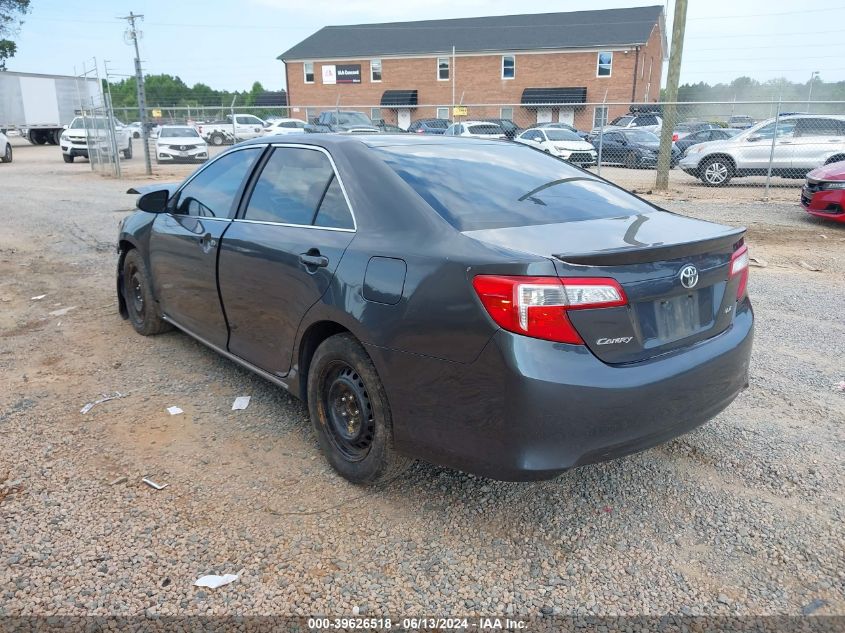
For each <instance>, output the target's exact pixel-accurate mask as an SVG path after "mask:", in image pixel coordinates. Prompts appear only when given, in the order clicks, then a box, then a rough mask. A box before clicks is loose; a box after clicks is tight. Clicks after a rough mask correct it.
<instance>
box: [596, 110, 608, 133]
mask: <svg viewBox="0 0 845 633" xmlns="http://www.w3.org/2000/svg"><path fill="white" fill-rule="evenodd" d="M605 125H607V106H596V107H595V108H593V127H594V128H597V127H604V126H605Z"/></svg>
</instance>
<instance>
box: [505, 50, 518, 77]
mask: <svg viewBox="0 0 845 633" xmlns="http://www.w3.org/2000/svg"><path fill="white" fill-rule="evenodd" d="M514 77H516V58H515V57H514V56H513V55H502V79H513V78H514Z"/></svg>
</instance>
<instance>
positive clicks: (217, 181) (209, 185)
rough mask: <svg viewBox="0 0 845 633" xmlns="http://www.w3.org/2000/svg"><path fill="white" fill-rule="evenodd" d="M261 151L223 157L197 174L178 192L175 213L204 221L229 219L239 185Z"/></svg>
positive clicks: (237, 152)
mask: <svg viewBox="0 0 845 633" xmlns="http://www.w3.org/2000/svg"><path fill="white" fill-rule="evenodd" d="M262 149H263V148H260V147H251V148H249V149H243V150H239V151H236V152H231V153H229V154H224V155H223V156H221V157H220V158H218V159H217V160H215V161H214V162H213V163H210V164H209V165H208V166H207V167H206V168H205V169H203V170H202V171H200V172H199V173H198V174H197V175H196V176H195V177H194V178H193V179H192V180H191V181H190V182H189V183H188V184H187V185H185V186H184V187H183V188H182V190H181V191H180V192H179V196H178V198H177V202H176V213H179V214H182V215H195V216H199V217H204V218H230V217H232V215H233V214H234V211H235V207H237V201H236V200H235V198H236V196H237V195H238V192H239V191H240V189H241V184H242V183H243V181H244V178H245V177H246V176H247V174H249V173H250V171H252V166H253V165H254V164H255V161H256V160H257V159H258V157H259V156H260V155H261V151H262Z"/></svg>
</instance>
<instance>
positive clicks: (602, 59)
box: [596, 51, 613, 77]
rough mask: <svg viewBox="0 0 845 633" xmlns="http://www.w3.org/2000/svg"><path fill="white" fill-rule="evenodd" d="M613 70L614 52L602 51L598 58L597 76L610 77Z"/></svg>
mask: <svg viewBox="0 0 845 633" xmlns="http://www.w3.org/2000/svg"><path fill="white" fill-rule="evenodd" d="M612 70H613V53H612V52H610V51H602V52H600V53H599V54H598V56H597V59H596V77H610V74H611V71H612Z"/></svg>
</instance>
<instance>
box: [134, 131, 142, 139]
mask: <svg viewBox="0 0 845 633" xmlns="http://www.w3.org/2000/svg"><path fill="white" fill-rule="evenodd" d="M132 138H141V133H140V132H132Z"/></svg>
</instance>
